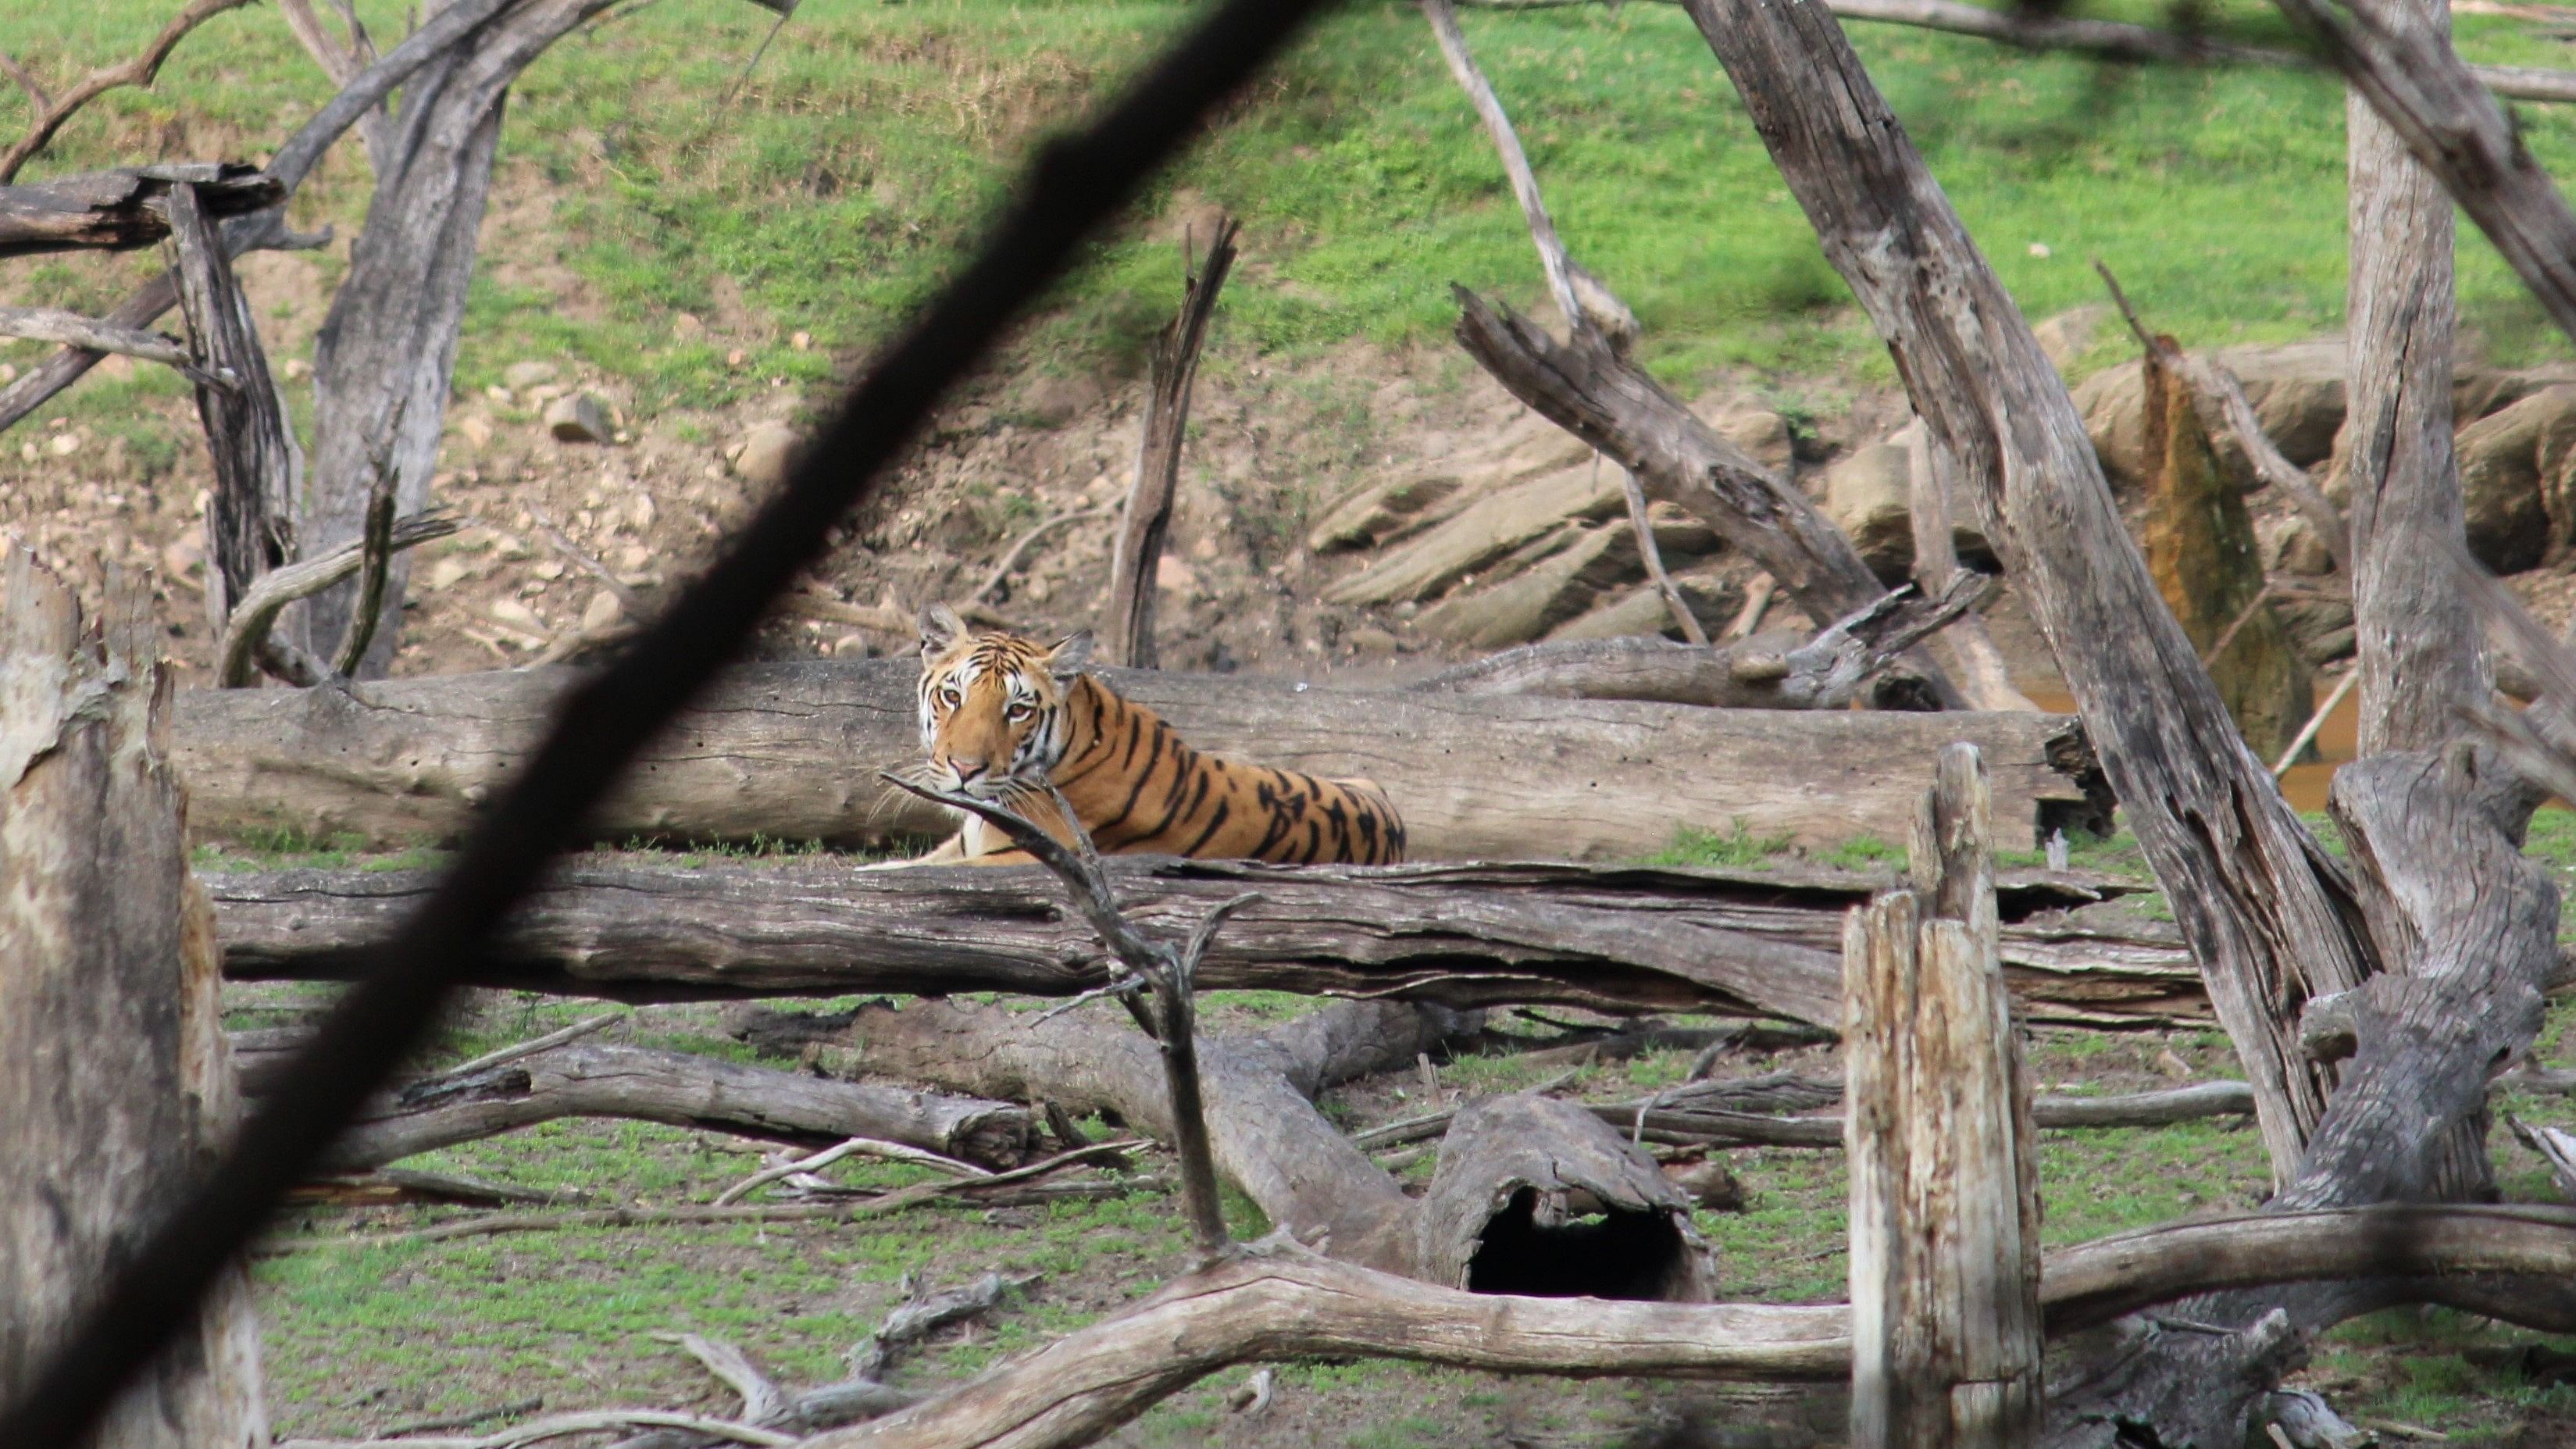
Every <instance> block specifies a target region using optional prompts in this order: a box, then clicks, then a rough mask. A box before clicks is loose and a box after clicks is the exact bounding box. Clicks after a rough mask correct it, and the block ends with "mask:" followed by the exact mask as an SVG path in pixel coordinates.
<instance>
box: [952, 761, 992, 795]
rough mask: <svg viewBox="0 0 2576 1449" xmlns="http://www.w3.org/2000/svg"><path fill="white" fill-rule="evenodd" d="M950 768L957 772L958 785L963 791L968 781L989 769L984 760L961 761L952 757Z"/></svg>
mask: <svg viewBox="0 0 2576 1449" xmlns="http://www.w3.org/2000/svg"><path fill="white" fill-rule="evenodd" d="M948 768H950V769H952V770H954V771H956V772H957V784H958V787H959V788H961V789H962V788H964V787H965V785H966V783H967V782H968V781H970V780H972V779H974V778H975V777H976V776H978V775H981V774H983V773H984V772H985V770H986V769H987V768H989V767H988V766H987V765H986V764H985V762H984V761H982V760H961V759H958V758H956V757H955V756H953V755H952V756H950V757H949V761H948Z"/></svg>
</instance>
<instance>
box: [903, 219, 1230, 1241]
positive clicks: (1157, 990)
mask: <svg viewBox="0 0 2576 1449" xmlns="http://www.w3.org/2000/svg"><path fill="white" fill-rule="evenodd" d="M1232 259H1233V232H1232V228H1231V227H1225V226H1221V227H1219V228H1218V229H1217V238H1216V242H1215V244H1214V246H1212V247H1211V248H1210V251H1209V262H1208V266H1209V272H1210V274H1211V275H1212V276H1213V277H1214V278H1215V279H1216V280H1217V281H1222V280H1224V274H1225V267H1226V265H1227V264H1228V263H1230V262H1231V261H1232ZM1215 293H1216V286H1215V283H1214V282H1211V283H1210V285H1209V287H1208V290H1207V296H1208V300H1207V301H1206V302H1204V303H1201V304H1200V305H1199V306H1198V307H1197V308H1196V309H1192V308H1190V307H1186V306H1185V307H1184V308H1183V321H1182V323H1181V324H1179V325H1180V326H1181V327H1182V329H1183V330H1187V331H1203V330H1204V329H1205V327H1206V316H1205V313H1206V310H1207V308H1209V307H1212V306H1213V305H1214V298H1215ZM1192 295H1193V298H1195V297H1196V295H1197V294H1196V289H1195V286H1193V293H1192ZM1193 310H1196V312H1197V313H1198V321H1197V323H1196V324H1195V326H1193V325H1191V323H1190V321H1189V318H1190V315H1191V313H1192V311H1193ZM1196 353H1197V348H1196V346H1195V345H1194V344H1193V345H1192V346H1191V347H1190V349H1189V357H1190V359H1195V356H1196ZM1187 365H1191V366H1194V365H1195V363H1194V361H1190V362H1189V363H1188V364H1187ZM1182 394H1183V397H1182V402H1183V403H1184V404H1185V403H1186V400H1187V379H1186V378H1183V379H1182ZM1177 436H1178V435H1177V432H1176V433H1175V440H1176V441H1177ZM1166 501H1167V503H1168V500H1166ZM1157 532H1159V530H1157ZM1144 617H1145V620H1146V622H1147V624H1148V625H1149V626H1150V623H1151V618H1152V616H1151V613H1150V611H1149V612H1148V613H1147V614H1146V615H1145V616H1144ZM1147 644H1148V647H1149V649H1150V647H1151V634H1150V632H1149V633H1148V635H1147ZM886 779H887V781H888V782H889V783H892V784H896V785H900V786H902V788H904V789H906V790H909V791H911V792H913V793H914V794H916V795H919V796H921V797H922V798H924V799H926V800H936V801H938V802H939V803H940V804H942V805H946V806H948V807H950V808H951V809H955V810H963V811H966V812H968V813H970V814H972V815H975V816H976V817H978V818H980V819H982V820H984V821H985V822H986V823H988V824H990V825H992V826H993V827H994V828H996V829H998V830H1000V831H1001V832H1002V833H1003V834H1005V835H1008V836H1009V837H1010V838H1011V843H1012V844H1014V845H1017V846H1018V847H1019V848H1020V849H1022V850H1025V851H1027V852H1028V853H1029V854H1031V855H1033V856H1036V857H1037V859H1038V863H1039V864H1041V865H1044V866H1045V867H1046V868H1047V869H1048V870H1049V871H1051V872H1053V873H1054V875H1055V877H1056V879H1057V880H1059V881H1061V882H1063V884H1064V888H1065V892H1066V893H1067V894H1068V895H1070V896H1072V897H1073V899H1074V902H1075V904H1076V905H1077V906H1078V907H1079V908H1080V909H1081V911H1082V913H1083V916H1084V917H1085V919H1087V920H1089V921H1090V922H1091V928H1092V930H1094V931H1096V932H1098V933H1099V936H1100V940H1101V943H1102V944H1103V945H1106V946H1107V947H1108V948H1109V949H1110V950H1111V952H1113V953H1114V954H1116V956H1117V957H1118V959H1119V961H1120V963H1121V964H1123V965H1124V966H1125V967H1126V968H1127V969H1128V970H1129V971H1131V972H1134V973H1135V974H1136V975H1138V976H1140V977H1143V978H1144V979H1145V981H1146V982H1147V983H1148V984H1150V985H1151V986H1152V987H1153V988H1154V997H1155V1000H1156V1001H1157V1002H1158V1003H1159V1004H1160V1007H1161V1010H1160V1011H1158V1012H1157V1013H1156V1021H1155V1025H1156V1028H1157V1029H1156V1031H1155V1033H1154V1039H1155V1045H1157V1046H1158V1047H1160V1048H1161V1049H1162V1057H1163V1073H1164V1086H1165V1089H1166V1090H1167V1091H1168V1092H1169V1093H1170V1101H1171V1122H1172V1147H1173V1151H1174V1153H1175V1155H1177V1156H1178V1157H1179V1159H1180V1168H1181V1196H1182V1205H1183V1207H1184V1208H1185V1209H1186V1210H1187V1212H1188V1213H1189V1219H1190V1231H1191V1233H1192V1234H1193V1235H1194V1236H1195V1237H1196V1238H1197V1239H1198V1248H1199V1255H1200V1256H1201V1257H1202V1258H1214V1257H1215V1256H1216V1255H1217V1254H1219V1253H1222V1252H1224V1251H1225V1247H1226V1243H1227V1241H1228V1238H1227V1235H1226V1229H1225V1202H1224V1199H1223V1198H1222V1197H1220V1196H1219V1195H1218V1193H1217V1186H1216V1158H1215V1156H1214V1154H1213V1152H1212V1151H1211V1150H1210V1148H1209V1146H1208V1124H1207V1106H1206V1102H1205V1100H1204V1098H1203V1097H1202V1095H1201V1092H1200V1090H1199V1061H1198V1032H1197V1026H1196V1012H1195V997H1196V993H1197V991H1198V982H1197V976H1198V967H1199V960H1200V958H1201V957H1203V956H1205V955H1206V954H1207V949H1208V945H1209V943H1210V942H1212V941H1214V940H1215V939H1216V933H1217V928H1218V927H1220V926H1222V925H1224V924H1225V919H1226V917H1228V916H1231V915H1233V914H1234V913H1235V912H1237V911H1239V910H1241V909H1243V908H1244V907H1245V906H1250V905H1257V904H1259V903H1260V901H1261V897H1260V896H1258V895H1254V894H1248V893H1247V894H1244V895H1238V896H1235V897H1233V898H1232V899H1229V900H1227V901H1225V902H1223V903H1222V904H1220V905H1218V906H1217V908H1216V909H1214V910H1212V911H1210V912H1208V914H1207V916H1206V917H1205V918H1204V919H1202V920H1201V921H1200V922H1199V923H1198V925H1197V926H1196V928H1194V929H1193V930H1192V931H1191V932H1190V935H1189V939H1188V940H1187V941H1185V942H1183V943H1182V944H1181V945H1180V946H1179V947H1178V948H1175V947H1173V946H1172V945H1170V944H1169V943H1167V942H1164V941H1161V940H1158V939H1156V938H1155V937H1153V936H1149V935H1147V934H1146V933H1145V932H1143V931H1141V930H1138V929H1137V928H1136V926H1135V924H1134V923H1133V922H1131V921H1129V920H1128V919H1127V917H1126V915H1125V914H1124V913H1123V912H1121V911H1120V910H1119V909H1118V901H1117V898H1116V896H1114V895H1113V894H1112V893H1111V891H1110V886H1109V877H1108V875H1107V873H1106V872H1104V871H1103V870H1102V869H1101V868H1100V857H1099V855H1098V854H1096V853H1095V852H1094V851H1093V850H1092V848H1091V838H1090V836H1089V834H1088V833H1087V832H1085V831H1084V830H1083V828H1082V823H1081V821H1080V820H1079V818H1077V817H1076V816H1075V815H1074V813H1073V807H1072V806H1070V805H1068V804H1066V803H1065V799H1064V797H1063V796H1062V795H1060V794H1059V795H1057V796H1056V797H1055V807H1056V811H1057V818H1058V819H1061V820H1063V821H1065V822H1066V823H1067V824H1068V825H1069V826H1070V827H1071V829H1072V831H1073V835H1074V844H1073V847H1072V848H1070V849H1068V848H1067V847H1066V846H1065V845H1063V844H1062V843H1060V842H1058V841H1057V840H1056V838H1055V837H1054V836H1052V835H1050V834H1048V833H1047V832H1046V831H1045V830H1043V829H1041V828H1039V827H1038V826H1037V825H1036V824H1035V823H1034V822H1032V821H1030V820H1029V819H1028V817H1026V816H1024V815H1022V814H1020V813H1019V812H1018V811H1015V810H1012V809H1009V808H1008V807H1006V806H1003V805H1000V804H997V803H995V802H993V801H990V800H986V799H984V798H982V797H980V796H976V795H969V794H966V793H964V792H963V791H948V790H931V789H925V788H923V787H921V786H919V785H915V784H911V783H910V782H908V781H904V780H902V779H900V778H898V777H896V776H893V775H888V776H886Z"/></svg>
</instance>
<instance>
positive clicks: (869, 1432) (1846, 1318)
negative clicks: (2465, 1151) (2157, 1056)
mask: <svg viewBox="0 0 2576 1449" xmlns="http://www.w3.org/2000/svg"><path fill="white" fill-rule="evenodd" d="M2380 1267H2386V1268H2391V1269H2396V1270H2399V1271H2405V1272H2411V1273H2417V1274H2425V1275H2442V1276H2421V1277H2413V1278H2409V1279H2407V1280H2406V1281H2407V1282H2409V1283H2410V1284H2414V1285H2418V1286H2422V1287H2426V1288H2438V1287H2439V1286H2440V1285H2441V1284H2444V1283H2448V1282H2457V1281H2463V1280H2461V1279H2459V1278H2458V1277H2457V1275H2459V1274H2462V1273H2470V1272H2479V1271H2511V1272H2518V1273H2523V1274H2530V1275H2552V1274H2556V1275H2564V1274H2566V1273H2568V1272H2569V1271H2571V1269H2576V1216H2571V1215H2570V1214H2567V1213H2564V1212H2544V1211H2535V1210H2530V1209H2500V1208H2367V1209H2362V1210H2359V1211H2352V1212H2331V1213H2310V1214H2300V1215H2296V1216H2268V1217H2260V1218H2228V1219H2219V1220H2214V1221H2209V1222H2199V1223H2183V1224H2176V1225H2172V1226H2169V1227H2163V1228H2152V1229H2148V1230H2146V1231H2145V1232H2142V1233H2134V1234H2126V1235H2123V1236H2121V1237H2117V1238H2108V1239H2103V1240H2100V1241H2098V1242H2094V1243H2088V1244H2084V1245H2082V1246H2079V1247H2075V1248H2069V1249H2063V1250H2060V1251H2058V1252H2055V1253H2051V1254H2049V1255H2048V1256H2047V1258H2046V1260H2045V1261H2044V1262H2043V1264H2042V1267H2041V1274H2040V1305H2041V1309H2042V1311H2043V1313H2044V1314H2045V1315H2046V1322H2047V1327H2048V1331H2049V1333H2050V1334H2051V1335H2062V1334H2064V1333H2067V1332H2070V1331H2073V1330H2075V1329H2078V1328H2081V1327H2087V1326H2091V1325H2094V1324H2098V1323H2100V1322H2102V1321H2104V1319H2103V1317H2102V1314H2103V1312H2104V1311H2105V1310H2106V1308H2108V1307H2110V1306H2115V1305H2118V1304H2122V1303H2127V1304H2134V1305H2138V1306H2144V1305H2145V1304H2150V1303H2155V1302H2161V1301H2166V1300H2170V1299H2172V1298H2177V1297H2181V1296H2183V1295H2184V1294H2187V1293H2191V1292H2195V1291H2199V1290H2202V1289H2206V1288H2210V1287H2216V1286H2220V1285H2222V1284H2233V1285H2247V1284H2256V1283H2280V1282H2292V1281H2301V1280H2309V1279H2318V1278H2329V1279H2330V1278H2337V1277H2349V1276H2353V1275H2355V1274H2359V1273H2368V1272H2370V1271H2372V1270H2373V1269H2374V1268H2380ZM2539 1316H2540V1317H2542V1320H2543V1321H2542V1322H2541V1323H2540V1324H2539V1325H2538V1326H2542V1327H2547V1326H2549V1325H2551V1324H2555V1323H2558V1322H2560V1321H2561V1320H2560V1319H2559V1318H2557V1317H2554V1316H2548V1315H2539ZM1354 1355H1360V1356H1367V1357H1372V1358H1393V1359H1406V1360H1411V1361H1413V1362H1417V1363H1437V1364H1446V1365H1449V1366H1451V1367H1455V1368H1468V1369H1478V1370H1483V1371H1486V1372H1492V1373H1540V1374H1560V1375H1565V1376H1569V1377H1580V1378H1592V1377H1600V1376H1604V1375H1612V1374H1626V1375H1636V1376H1641V1377H1655V1378H1683V1379H1713V1380H1734V1381H1751V1382H1761V1383H1798V1382H1807V1383H1823V1382H1830V1381H1833V1380H1836V1379H1842V1378H1845V1377H1847V1376H1848V1375H1849V1374H1850V1372H1851V1337H1850V1311H1849V1309H1848V1308H1847V1307H1846V1306H1845V1305H1843V1304H1839V1303H1834V1304H1820V1305H1814V1306H1799V1307H1774V1306H1770V1305H1767V1304H1737V1303H1634V1302H1631V1303H1619V1302H1601V1301H1597V1300H1587V1299H1561V1298H1514V1297H1499V1296H1494V1295H1487V1294H1466V1293H1456V1292H1451V1291H1447V1290H1443V1289H1440V1288H1435V1287H1432V1286H1430V1285H1428V1284H1424V1283H1417V1282H1412V1281H1410V1280H1407V1279H1403V1278H1397V1277H1393V1276H1391V1275H1388V1274H1384V1273H1372V1272H1370V1271H1368V1270H1366V1269H1363V1268H1357V1267H1353V1266H1351V1265H1349V1264H1346V1263H1333V1262H1327V1261H1324V1260H1322V1259H1319V1258H1316V1257H1313V1256H1310V1255H1308V1254H1305V1253H1302V1252H1299V1251H1297V1250H1296V1249H1295V1248H1294V1247H1293V1246H1292V1245H1283V1244H1278V1243H1275V1242H1274V1243H1269V1244H1263V1245H1261V1246H1259V1247H1256V1248H1253V1249H1250V1250H1247V1251H1242V1252H1239V1253H1237V1254H1236V1255H1235V1256H1233V1257H1231V1258H1229V1259H1227V1260H1226V1261H1224V1262H1220V1263H1218V1264H1216V1265H1214V1266H1213V1267H1210V1268H1207V1269H1204V1270H1202V1271H1200V1272H1197V1273H1194V1274H1191V1275H1190V1276H1188V1277H1186V1278H1182V1279H1179V1280H1177V1281H1175V1282H1173V1283H1171V1284H1170V1285H1168V1286H1167V1287H1165V1288H1164V1289H1163V1290H1162V1291H1161V1292H1159V1293H1157V1294H1155V1295H1154V1296H1153V1297H1151V1298H1149V1299H1147V1300H1145V1301H1144V1302H1143V1303H1141V1304H1138V1305H1137V1306H1136V1307H1134V1308H1132V1309H1130V1310H1128V1311H1127V1312H1125V1313H1122V1314H1119V1315H1116V1316H1114V1317H1111V1318H1106V1319H1102V1320H1101V1321H1099V1322H1097V1323H1093V1324H1091V1325H1090V1326H1088V1327H1086V1328H1082V1329H1079V1330H1077V1331H1075V1332H1074V1333H1072V1334H1070V1335H1068V1336H1067V1337H1065V1338H1062V1339H1059V1340H1057V1341H1056V1342H1054V1343H1052V1344H1049V1345H1047V1346H1046V1347H1045V1348H1042V1349H1039V1350H1037V1351H1036V1352H1034V1353H1029V1354H1024V1355H1022V1356H1020V1357H1018V1358H1015V1359H1012V1360H1010V1361H1008V1362H1006V1363H1003V1364H1000V1365H997V1366H995V1367H994V1368H991V1369H988V1370H986V1371H985V1372H984V1373H983V1374H981V1375H979V1376H977V1377H976V1378H973V1379H970V1380H968V1381H967V1382H966V1383H964V1384H961V1385H959V1386H957V1387H956V1388H953V1389H951V1390H949V1391H948V1392H946V1393H943V1394H938V1395H936V1396H933V1397H931V1398H929V1399H925V1400H923V1401H922V1402H921V1403H919V1404H917V1405H914V1406H912V1407H910V1408H907V1409H905V1410H903V1411H901V1412H899V1413H896V1414H894V1415H891V1416H889V1417H886V1418H882V1419H878V1420H874V1421H872V1422H870V1423H866V1424H861V1425H855V1426H852V1427H850V1428H847V1429H842V1430H838V1431H836V1432H832V1433H828V1434H823V1435H820V1436H818V1437H815V1438H812V1439H807V1440H805V1441H803V1444H802V1449H982V1446H985V1445H997V1444H1009V1445H1012V1446H1015V1449H1070V1446H1074V1445H1080V1444H1087V1443H1090V1442H1091V1441H1093V1440H1094V1439H1097V1438H1099V1437H1100V1436H1101V1435H1103V1434H1106V1433H1108V1432H1109V1431H1110V1430H1112V1429H1114V1428H1116V1427H1117V1426H1119V1425H1120V1424H1123V1423H1125V1422H1127V1421H1128V1420H1130V1419H1132V1418H1134V1417H1135V1416H1136V1415H1138V1414H1140V1413H1142V1412H1144V1411H1145V1409H1146V1408H1148V1407H1150V1406H1151V1405H1153V1404H1154V1403H1156V1402H1158V1401H1160V1400H1162V1399H1164V1398H1166V1397H1168V1396H1170V1395H1171V1394H1174V1393H1177V1392H1179V1391H1180V1390H1181V1389H1183V1388H1186V1387H1187V1386H1189V1385H1190V1384H1192V1383H1195V1382H1197V1381H1198V1380H1199V1379H1202V1378H1205V1377H1206V1376H1207V1375H1209V1374H1212V1373H1214V1372H1216V1371H1217V1370H1219V1369H1221V1368H1224V1367H1226V1366H1228V1365H1230V1364H1236V1363H1243V1362H1248V1361H1253V1360H1262V1361H1277V1360H1287V1359H1309V1358H1347V1357H1351V1356H1354Z"/></svg>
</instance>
